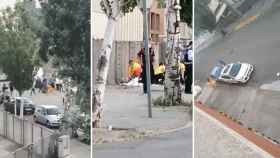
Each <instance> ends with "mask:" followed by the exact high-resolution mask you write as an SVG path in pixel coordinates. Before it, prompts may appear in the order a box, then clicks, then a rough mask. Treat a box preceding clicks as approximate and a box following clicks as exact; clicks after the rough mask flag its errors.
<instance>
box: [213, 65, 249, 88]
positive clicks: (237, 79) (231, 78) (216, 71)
mask: <svg viewBox="0 0 280 158" xmlns="http://www.w3.org/2000/svg"><path fill="white" fill-rule="evenodd" d="M253 71H254V66H253V65H251V64H248V63H241V62H237V63H230V64H222V65H217V66H215V67H214V68H213V70H212V72H211V75H210V76H211V78H212V79H214V80H217V81H223V82H227V83H246V82H248V80H249V79H250V77H251V74H252V72H253Z"/></svg>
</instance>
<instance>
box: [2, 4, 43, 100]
mask: <svg viewBox="0 0 280 158" xmlns="http://www.w3.org/2000/svg"><path fill="white" fill-rule="evenodd" d="M26 11H27V10H26V8H25V7H24V2H18V3H17V4H16V5H15V8H14V9H11V8H7V9H5V10H3V11H2V12H1V16H0V47H1V49H0V56H1V58H0V67H1V68H2V69H3V72H4V73H5V74H6V75H7V79H8V80H9V81H11V82H12V83H13V85H14V87H15V89H16V90H17V91H18V92H19V94H20V96H21V95H22V93H23V92H24V91H25V90H28V89H30V88H31V87H32V84H33V76H32V72H33V69H34V66H35V61H36V59H37V58H36V57H37V55H36V54H37V53H38V49H39V41H38V37H37V36H36V34H35V33H34V32H33V30H32V29H31V28H30V23H29V22H28V20H29V16H27V14H26Z"/></svg>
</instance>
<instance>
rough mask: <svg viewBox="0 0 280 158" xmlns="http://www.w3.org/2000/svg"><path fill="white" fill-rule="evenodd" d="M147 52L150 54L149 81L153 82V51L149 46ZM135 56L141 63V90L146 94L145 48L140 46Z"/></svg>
mask: <svg viewBox="0 0 280 158" xmlns="http://www.w3.org/2000/svg"><path fill="white" fill-rule="evenodd" d="M149 54H150V74H151V83H154V67H153V62H154V56H155V52H154V49H153V48H152V47H151V46H150V48H149ZM137 56H138V57H139V59H140V61H141V64H142V70H143V71H142V73H141V82H142V83H143V91H144V93H145V94H146V93H147V74H146V59H145V49H144V48H141V50H140V51H139V52H138V54H137Z"/></svg>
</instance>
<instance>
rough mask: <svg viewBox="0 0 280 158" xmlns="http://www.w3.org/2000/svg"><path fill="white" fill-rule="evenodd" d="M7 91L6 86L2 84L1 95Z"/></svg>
mask: <svg viewBox="0 0 280 158" xmlns="http://www.w3.org/2000/svg"><path fill="white" fill-rule="evenodd" d="M7 89H8V87H7V86H6V84H5V83H4V84H3V86H2V92H3V94H4V93H5V92H6V90H7Z"/></svg>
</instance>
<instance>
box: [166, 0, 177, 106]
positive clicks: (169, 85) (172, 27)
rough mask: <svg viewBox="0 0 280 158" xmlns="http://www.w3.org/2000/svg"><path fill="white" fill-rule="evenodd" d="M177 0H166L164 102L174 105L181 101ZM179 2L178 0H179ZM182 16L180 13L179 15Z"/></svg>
mask: <svg viewBox="0 0 280 158" xmlns="http://www.w3.org/2000/svg"><path fill="white" fill-rule="evenodd" d="M175 2H176V0H166V26H167V41H166V43H167V48H166V54H165V66H166V73H165V85H164V102H165V104H167V105H174V104H176V102H180V101H181V87H180V80H179V79H180V76H179V59H180V54H179V49H178V48H179V38H180V31H179V22H178V21H177V20H176V15H177V16H178V14H176V10H175V9H174V4H175ZM177 2H178V0H177ZM179 16H180V15H179Z"/></svg>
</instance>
